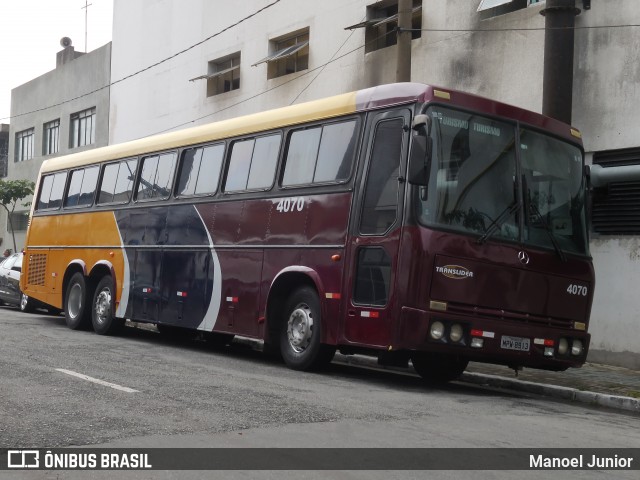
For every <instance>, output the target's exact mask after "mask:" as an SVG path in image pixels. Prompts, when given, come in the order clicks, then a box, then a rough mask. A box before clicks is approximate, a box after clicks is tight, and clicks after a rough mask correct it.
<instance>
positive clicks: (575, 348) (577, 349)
mask: <svg viewBox="0 0 640 480" xmlns="http://www.w3.org/2000/svg"><path fill="white" fill-rule="evenodd" d="M580 354H582V342H581V341H580V340H577V339H576V340H574V341H573V343H572V344H571V355H575V356H576V357H577V356H578V355H580Z"/></svg>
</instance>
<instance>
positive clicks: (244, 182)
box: [224, 133, 281, 192]
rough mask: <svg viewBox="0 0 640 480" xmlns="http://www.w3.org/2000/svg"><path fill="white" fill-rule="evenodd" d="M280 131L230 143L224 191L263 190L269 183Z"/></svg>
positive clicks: (276, 160)
mask: <svg viewBox="0 0 640 480" xmlns="http://www.w3.org/2000/svg"><path fill="white" fill-rule="evenodd" d="M280 141H281V136H280V134H279V133H278V134H276V135H268V136H265V137H257V138H251V139H248V140H238V141H235V142H233V144H232V146H231V155H230V159H229V169H228V171H227V180H226V183H225V187H224V191H225V192H237V191H242V190H255V189H267V188H269V187H271V185H272V184H273V178H274V176H275V173H276V165H277V164H278V153H279V152H280Z"/></svg>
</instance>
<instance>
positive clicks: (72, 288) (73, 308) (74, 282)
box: [64, 272, 91, 330]
mask: <svg viewBox="0 0 640 480" xmlns="http://www.w3.org/2000/svg"><path fill="white" fill-rule="evenodd" d="M87 303H88V302H87V282H86V281H85V279H84V275H82V273H80V272H76V273H74V274H73V276H72V277H71V279H70V280H69V283H68V284H67V290H66V295H65V298H64V317H65V321H66V323H67V327H69V328H70V329H72V330H85V329H88V328H89V322H90V321H91V317H90V316H89V309H88V308H87Z"/></svg>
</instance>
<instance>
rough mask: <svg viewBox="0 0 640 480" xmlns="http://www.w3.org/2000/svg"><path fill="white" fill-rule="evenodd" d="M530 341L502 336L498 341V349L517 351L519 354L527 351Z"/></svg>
mask: <svg viewBox="0 0 640 480" xmlns="http://www.w3.org/2000/svg"><path fill="white" fill-rule="evenodd" d="M529 344H530V341H529V339H528V338H522V337H509V336H506V335H505V336H503V337H502V339H501V340H500V348H504V349H506V350H518V351H520V352H528V351H529Z"/></svg>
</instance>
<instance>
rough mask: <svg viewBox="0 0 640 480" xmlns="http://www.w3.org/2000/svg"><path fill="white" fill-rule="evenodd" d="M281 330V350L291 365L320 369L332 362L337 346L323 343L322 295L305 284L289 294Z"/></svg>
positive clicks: (292, 366)
mask: <svg viewBox="0 0 640 480" xmlns="http://www.w3.org/2000/svg"><path fill="white" fill-rule="evenodd" d="M284 311H285V315H286V316H285V318H284V321H283V322H282V327H281V331H280V351H281V353H282V358H283V359H284V362H285V363H286V364H287V366H288V367H289V368H292V369H294V370H317V369H319V368H321V367H323V366H325V365H326V364H328V363H329V362H331V359H332V358H333V355H334V354H335V351H336V349H335V347H333V346H331V345H325V344H323V343H320V339H321V337H322V318H321V315H320V300H319V298H318V294H317V293H316V292H315V290H314V289H312V288H310V287H302V288H299V289H298V290H296V291H295V292H293V293H292V294H291V296H289V298H288V300H287V302H286V306H285V310H284Z"/></svg>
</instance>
